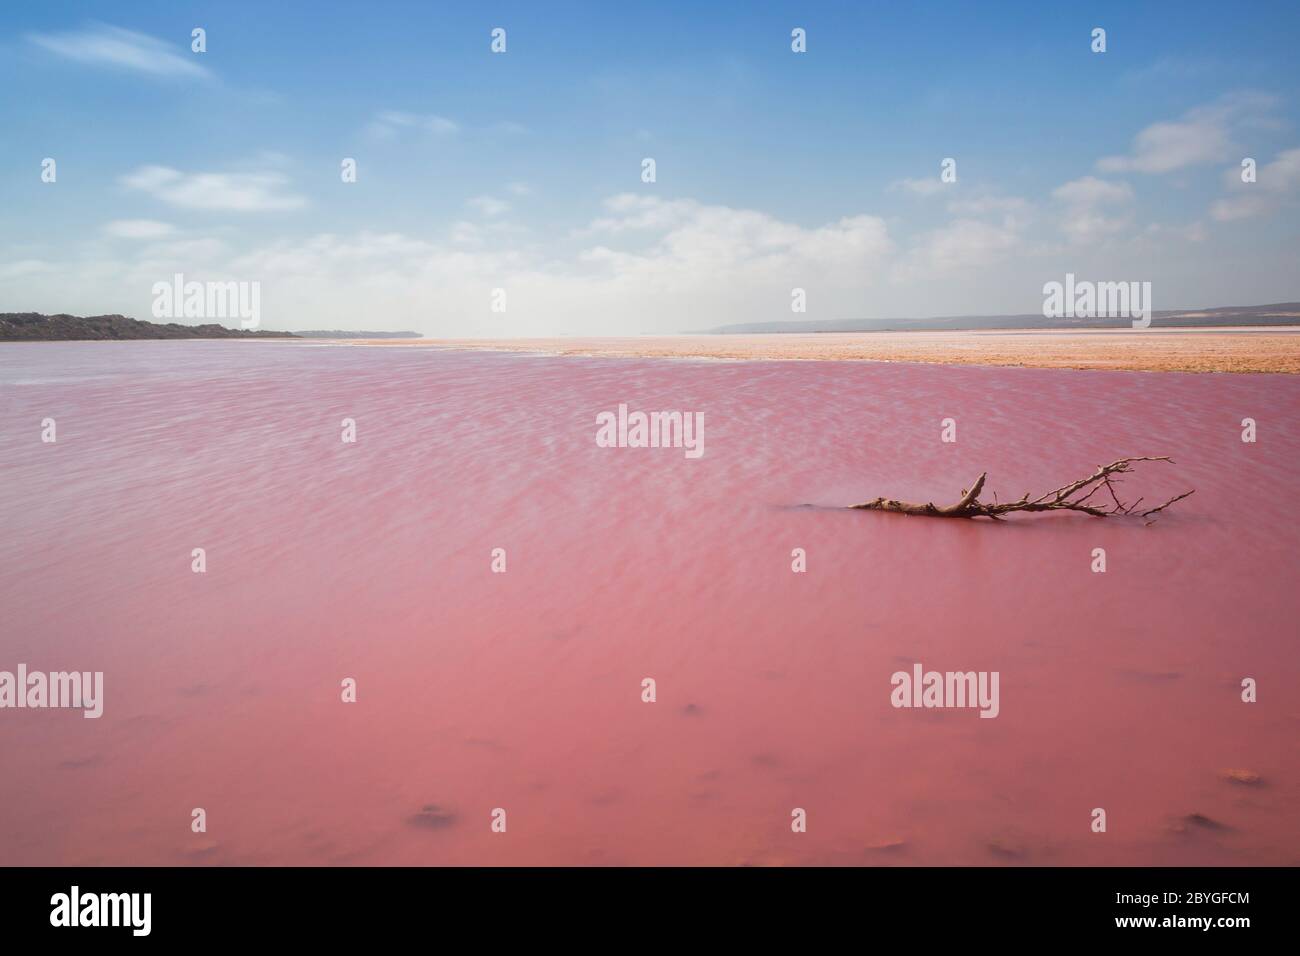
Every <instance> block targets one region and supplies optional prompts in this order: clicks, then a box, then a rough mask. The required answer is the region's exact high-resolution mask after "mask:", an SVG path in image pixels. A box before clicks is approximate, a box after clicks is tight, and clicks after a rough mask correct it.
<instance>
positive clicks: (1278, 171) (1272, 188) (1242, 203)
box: [1210, 149, 1300, 222]
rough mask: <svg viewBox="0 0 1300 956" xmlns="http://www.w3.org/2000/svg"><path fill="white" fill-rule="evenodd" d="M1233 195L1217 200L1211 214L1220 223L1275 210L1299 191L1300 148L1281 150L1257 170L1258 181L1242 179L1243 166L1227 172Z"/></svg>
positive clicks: (1227, 180)
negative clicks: (1248, 181)
mask: <svg viewBox="0 0 1300 956" xmlns="http://www.w3.org/2000/svg"><path fill="white" fill-rule="evenodd" d="M1224 180H1225V182H1226V183H1227V186H1228V189H1229V191H1230V193H1231V195H1229V196H1227V197H1226V198H1224V199H1220V200H1217V201H1216V202H1215V203H1214V204H1213V205H1212V206H1211V207H1210V215H1211V216H1213V217H1214V218H1215V219H1216V220H1218V221H1219V222H1231V221H1232V220H1236V219H1250V218H1253V217H1255V216H1261V215H1264V214H1265V213H1269V212H1273V211H1274V210H1276V209H1278V208H1279V207H1280V206H1282V205H1284V204H1286V203H1289V202H1291V201H1292V200H1294V199H1295V198H1296V195H1297V193H1300V149H1288V150H1286V151H1285V152H1282V153H1279V154H1278V156H1277V158H1276V159H1275V160H1273V162H1271V163H1266V164H1265V165H1263V166H1260V167H1259V168H1258V169H1256V170H1255V182H1253V183H1243V182H1242V181H1241V168H1240V167H1237V168H1234V169H1229V170H1228V171H1227V172H1225V173H1224Z"/></svg>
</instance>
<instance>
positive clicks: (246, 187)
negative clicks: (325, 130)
mask: <svg viewBox="0 0 1300 956" xmlns="http://www.w3.org/2000/svg"><path fill="white" fill-rule="evenodd" d="M287 183H288V179H287V178H286V177H285V176H283V175H281V174H280V173H257V172H240V173H183V172H181V171H180V170H177V169H172V168H170V167H168V166H141V167H140V168H139V169H137V170H135V172H133V173H131V174H130V175H127V176H124V177H123V178H122V184H123V185H125V186H126V187H127V188H128V189H135V190H139V191H140V192H144V193H147V194H149V195H150V196H153V197H154V198H155V199H159V200H161V201H163V202H165V203H169V204H170V205H173V206H179V207H182V208H185V209H208V210H213V209H223V210H229V211H232V212H265V211H269V210H284V209H298V208H300V207H302V206H305V205H306V204H307V200H306V199H305V198H304V197H302V196H298V195H294V194H293V193H290V192H288V191H287V190H286V188H285V187H286V185H287Z"/></svg>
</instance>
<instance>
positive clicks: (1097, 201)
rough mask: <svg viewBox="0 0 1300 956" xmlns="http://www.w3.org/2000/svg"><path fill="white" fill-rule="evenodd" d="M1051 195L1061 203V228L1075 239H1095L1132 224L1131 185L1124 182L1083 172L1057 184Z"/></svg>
mask: <svg viewBox="0 0 1300 956" xmlns="http://www.w3.org/2000/svg"><path fill="white" fill-rule="evenodd" d="M1052 198H1053V199H1056V200H1057V201H1059V202H1061V203H1064V204H1065V215H1064V217H1063V219H1062V220H1061V228H1062V230H1063V231H1064V232H1065V234H1066V235H1067V236H1068V237H1069V238H1070V239H1072V240H1074V241H1075V242H1080V243H1089V242H1096V241H1098V240H1100V239H1102V238H1104V237H1106V236H1111V235H1115V234H1117V233H1121V232H1123V231H1125V230H1126V229H1128V228H1130V227H1131V226H1132V224H1133V215H1132V213H1131V212H1130V211H1129V208H1128V207H1129V205H1130V204H1131V203H1132V202H1133V188H1132V187H1131V186H1129V184H1128V183H1115V182H1108V181H1107V180H1104V179H1098V178H1097V177H1095V176H1083V177H1081V178H1079V179H1074V180H1071V181H1070V182H1068V183H1065V184H1063V185H1061V186H1057V187H1056V188H1055V189H1054V190H1052Z"/></svg>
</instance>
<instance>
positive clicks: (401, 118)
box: [369, 110, 460, 139]
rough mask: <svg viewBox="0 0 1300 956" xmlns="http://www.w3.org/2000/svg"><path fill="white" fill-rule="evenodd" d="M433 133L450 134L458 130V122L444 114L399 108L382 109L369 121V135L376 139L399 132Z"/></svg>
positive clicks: (439, 134)
mask: <svg viewBox="0 0 1300 956" xmlns="http://www.w3.org/2000/svg"><path fill="white" fill-rule="evenodd" d="M403 130H407V131H411V132H422V133H433V134H434V135H437V136H451V135H453V134H455V133H458V132H460V124H458V123H457V122H455V121H454V120H449V119H447V117H445V116H437V115H434V114H432V113H404V112H401V111H400V110H384V111H382V112H380V113H378V114H377V115H376V116H375V118H374V119H373V120H372V121H371V123H370V128H369V132H370V135H371V136H372V137H374V138H376V139H392V138H393V137H395V136H396V135H397V134H398V133H399V132H401V131H403Z"/></svg>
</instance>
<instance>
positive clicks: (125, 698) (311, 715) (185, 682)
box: [0, 342, 1300, 865]
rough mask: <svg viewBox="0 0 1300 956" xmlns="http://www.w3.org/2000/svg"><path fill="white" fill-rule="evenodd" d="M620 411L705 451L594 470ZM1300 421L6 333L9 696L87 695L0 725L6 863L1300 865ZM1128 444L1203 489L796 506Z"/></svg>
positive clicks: (1241, 411) (2, 394)
mask: <svg viewBox="0 0 1300 956" xmlns="http://www.w3.org/2000/svg"><path fill="white" fill-rule="evenodd" d="M620 402H625V403H627V404H628V405H629V406H630V407H631V408H633V409H640V410H646V411H651V410H663V409H682V410H690V411H700V412H703V413H704V420H705V434H704V437H705V454H704V456H703V457H702V458H699V459H698V460H688V459H687V458H685V456H684V455H683V454H682V452H681V451H680V450H672V449H635V448H613V449H611V448H599V447H597V446H596V443H595V440H594V439H595V432H596V426H595V416H596V415H597V413H598V412H601V411H605V410H613V409H615V408H617V406H618V404H619V403H620ZM1298 411H1300V379H1297V378H1293V377H1283V376H1266V375H1254V376H1244V375H1243V376H1227V375H1181V374H1170V373H1159V374H1155V373H1123V372H1077V371H1061V370H1028V369H1007V368H1001V369H993V368H976V367H944V366H935V365H894V364H874V363H854V362H843V363H819V362H769V363H745V362H736V363H727V362H704V361H671V360H661V361H652V360H644V361H642V360H630V359H595V358H592V359H584V358H555V357H544V356H528V355H505V354H494V353H470V352H447V351H441V350H437V349H431V348H401V347H395V348H394V347H387V348H367V347H338V346H323V345H314V344H308V343H270V342H231V343H222V342H129V343H41V344H31V345H5V346H0V481H2V482H3V484H2V486H0V487H2V489H3V490H2V491H0V526H2V528H3V534H2V536H0V608H2V609H3V610H2V614H3V616H2V619H0V670H10V671H13V670H14V669H15V668H16V666H17V665H18V664H19V663H25V664H27V665H28V667H29V668H30V669H33V670H46V671H52V670H72V669H75V670H83V671H103V672H104V684H105V690H104V714H103V717H102V718H100V719H98V720H87V719H84V718H83V717H82V715H81V712H80V711H70V710H26V709H25V710H14V709H5V710H0V767H2V768H3V773H0V863H5V864H73V865H82V864H91V865H94V864H187V863H193V864H453V865H465V864H525V865H531V864H562V865H565V864H614V865H618V864H688V865H694V864H756V865H766V864H853V865H861V864H895V865H906V864H983V863H992V864H999V863H1007V864H1018V863H1024V864H1049V865H1051V864H1085V865H1091V864H1175V865H1178V864H1227V865H1253V864H1290V865H1295V864H1296V863H1300V810H1298V807H1300V760H1297V757H1298V756H1300V754H1298V753H1297V747H1296V741H1297V739H1298V737H1300V733H1298V732H1300V703H1297V699H1296V690H1297V686H1298V685H1300V653H1298V652H1297V623H1296V622H1297V612H1298V611H1300V588H1298V587H1297V581H1296V553H1297V545H1298V544H1300V496H1298V495H1297V494H1296V485H1297V467H1298V466H1300V425H1298V424H1297V412H1298ZM47 417H48V418H54V419H55V420H56V423H57V438H58V440H57V442H56V443H54V444H45V443H42V442H41V440H40V436H41V421H42V419H44V418H47ZM948 417H951V418H954V419H956V421H957V429H958V440H957V442H956V443H954V444H945V443H943V442H941V441H940V440H939V438H940V421H941V420H942V419H944V418H948ZM1245 417H1251V418H1254V419H1255V420H1256V422H1257V423H1258V434H1259V440H1258V442H1256V443H1254V444H1248V443H1243V442H1242V441H1241V438H1240V435H1241V424H1240V423H1241V420H1242V419H1243V418H1245ZM343 418H352V419H355V421H356V423H357V441H356V443H355V444H345V443H343V442H342V441H341V440H340V421H341V419H343ZM1146 454H1156V455H1170V456H1172V457H1173V458H1174V459H1175V460H1176V462H1177V464H1176V465H1164V464H1151V465H1146V466H1142V467H1141V468H1140V470H1139V471H1137V472H1136V473H1135V474H1134V475H1132V476H1131V477H1130V479H1129V481H1128V483H1127V484H1126V485H1125V486H1124V487H1125V490H1126V491H1129V492H1130V493H1131V495H1132V497H1137V496H1138V495H1143V496H1145V497H1146V498H1147V499H1148V500H1153V499H1161V500H1163V498H1164V497H1168V496H1170V495H1172V494H1176V493H1178V492H1180V491H1183V490H1185V489H1186V488H1195V489H1196V493H1195V494H1194V495H1193V496H1192V497H1191V498H1189V499H1187V500H1186V501H1183V502H1180V503H1178V504H1177V505H1175V506H1174V507H1173V508H1172V509H1171V510H1170V511H1169V512H1168V513H1166V514H1165V515H1163V516H1161V518H1160V520H1159V521H1157V523H1155V524H1154V525H1152V526H1150V527H1144V526H1143V524H1142V523H1141V522H1140V521H1120V520H1105V521H1102V520H1097V519H1092V518H1087V517H1084V516H1079V515H1049V516H1042V517H1038V516H1030V517H1027V518H1025V517H1022V518H1018V519H1016V518H1013V519H1012V520H1009V521H1007V522H1006V523H1004V524H1001V525H992V524H988V523H985V522H965V521H947V520H938V519H924V518H908V517H903V516H896V515H884V514H874V513H866V512H856V511H844V510H836V509H833V508H829V507H826V508H821V507H818V508H801V507H797V506H798V505H801V504H805V503H811V504H815V505H826V506H830V505H841V504H849V503H852V502H856V501H861V500H864V499H867V498H871V497H875V496H876V495H880V494H884V495H891V496H898V497H905V498H911V499H919V500H928V499H934V500H936V501H943V502H947V501H950V500H952V499H953V498H955V497H956V496H957V495H958V494H959V493H960V491H961V490H962V489H963V488H966V487H969V483H970V481H971V480H972V479H973V478H974V477H975V476H976V475H977V474H978V473H979V472H981V471H988V472H989V482H988V491H990V492H991V491H997V492H998V493H999V495H1000V496H1001V497H1003V498H1005V497H1018V496H1019V495H1020V494H1021V493H1023V492H1024V491H1026V490H1032V491H1035V493H1037V492H1041V491H1046V490H1048V489H1050V488H1055V487H1057V486H1059V485H1062V484H1064V483H1066V482H1067V481H1069V480H1072V479H1074V478H1076V477H1081V476H1083V475H1084V474H1087V473H1089V472H1090V471H1091V470H1092V469H1093V468H1094V467H1095V466H1096V465H1097V464H1099V463H1103V462H1108V461H1111V460H1113V459H1115V458H1118V457H1122V456H1126V455H1146ZM196 547H202V548H204V549H206V554H207V571H206V573H204V574H195V573H193V572H192V571H191V557H190V555H191V550H192V549H193V548H196ZM498 547H499V548H504V549H506V553H507V562H508V563H507V568H508V570H507V572H506V573H504V574H494V573H492V571H491V552H492V549H493V548H498ZM793 548H803V549H805V550H806V552H807V572H806V573H802V574H796V573H792V571H791V551H792V549H793ZM1094 548H1104V549H1105V550H1106V553H1107V564H1108V570H1107V571H1106V573H1104V574H1097V573H1093V572H1092V571H1091V564H1092V551H1093V549H1094ZM914 661H920V662H922V663H923V665H924V666H925V667H926V669H936V670H940V671H946V670H963V671H964V670H977V671H978V670H988V671H994V670H996V671H998V672H999V674H1000V714H999V716H998V717H997V718H996V719H991V720H990V719H980V718H979V717H978V715H977V713H976V712H975V711H973V710H968V709H935V710H925V709H920V710H912V709H895V708H893V707H892V706H891V705H890V691H891V689H892V688H891V684H890V676H891V674H892V673H893V672H895V671H897V670H900V669H901V670H910V668H911V666H912V663H913V662H914ZM347 677H351V678H354V679H355V680H356V682H357V702H356V703H343V702H342V700H341V691H340V682H341V681H342V680H343V679H344V678H347ZM647 677H650V678H653V679H654V680H655V681H656V689H657V700H656V701H655V702H654V703H644V702H643V701H642V699H641V693H642V691H641V682H642V680H643V679H644V678H647ZM1244 677H1252V678H1254V679H1255V680H1256V681H1257V682H1258V702H1257V703H1253V704H1250V703H1243V702H1242V701H1241V699H1240V694H1241V688H1240V683H1241V680H1242V679H1243V678H1244ZM1228 769H1242V770H1248V771H1250V772H1252V773H1254V774H1258V778H1259V779H1258V782H1257V783H1253V784H1245V783H1239V782H1233V781H1232V780H1230V779H1228V778H1226V777H1225V776H1223V772H1224V771H1225V770H1228ZM196 807H201V808H203V809H204V810H205V811H206V814H207V832H206V833H193V832H191V828H190V821H191V811H192V809H193V808H196ZM430 807H433V808H436V809H426V808H430ZM1097 807H1100V808H1104V809H1105V810H1106V813H1107V822H1108V825H1107V832H1105V833H1093V832H1092V831H1091V827H1090V824H1091V822H1092V817H1091V813H1092V810H1093V808H1097ZM495 808H503V809H505V810H506V813H507V821H508V822H507V831H506V832H505V833H493V832H492V829H491V821H492V817H491V814H492V811H493V810H494V809H495ZM794 808H802V809H804V810H805V811H806V813H807V821H808V825H807V832H806V833H793V832H792V831H791V826H790V821H791V811H792V809H794Z"/></svg>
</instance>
